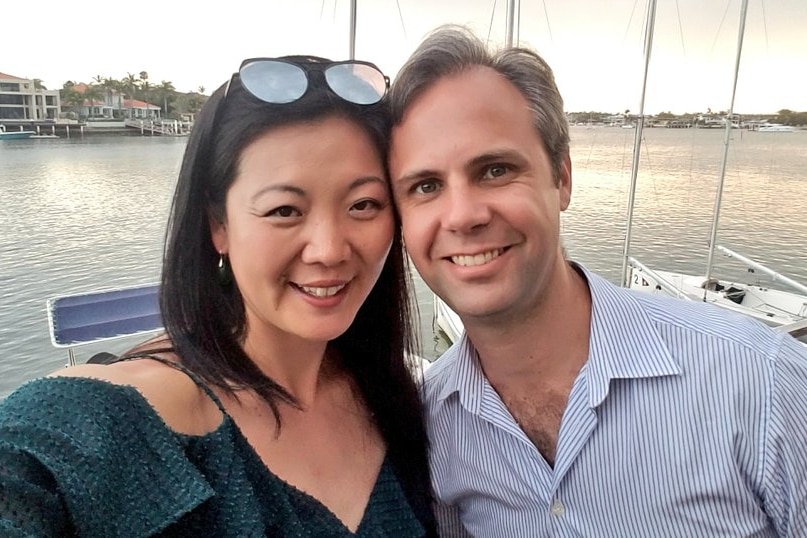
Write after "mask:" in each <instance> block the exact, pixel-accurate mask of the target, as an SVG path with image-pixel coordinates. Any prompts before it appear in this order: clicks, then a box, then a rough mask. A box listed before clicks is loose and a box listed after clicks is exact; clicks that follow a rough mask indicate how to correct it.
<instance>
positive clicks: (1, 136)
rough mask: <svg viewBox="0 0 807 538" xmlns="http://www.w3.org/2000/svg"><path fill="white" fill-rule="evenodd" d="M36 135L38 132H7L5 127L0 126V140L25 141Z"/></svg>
mask: <svg viewBox="0 0 807 538" xmlns="http://www.w3.org/2000/svg"><path fill="white" fill-rule="evenodd" d="M35 134H36V131H6V129H5V127H4V126H2V125H0V140H24V139H26V138H31V136H33V135H35Z"/></svg>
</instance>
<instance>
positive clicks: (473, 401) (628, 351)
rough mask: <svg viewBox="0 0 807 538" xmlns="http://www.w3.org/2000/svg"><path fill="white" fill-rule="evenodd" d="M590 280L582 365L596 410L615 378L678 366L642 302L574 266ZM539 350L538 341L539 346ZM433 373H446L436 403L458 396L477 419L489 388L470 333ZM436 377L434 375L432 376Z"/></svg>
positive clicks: (648, 374) (672, 371) (668, 371)
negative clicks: (586, 341)
mask: <svg viewBox="0 0 807 538" xmlns="http://www.w3.org/2000/svg"><path fill="white" fill-rule="evenodd" d="M574 265H575V267H576V268H577V269H578V271H579V272H580V273H581V274H582V275H583V276H584V278H585V279H586V280H587V283H588V287H589V290H590V292H591V305H592V306H591V309H592V312H591V333H590V341H589V357H588V360H587V361H586V364H585V366H584V370H585V373H586V375H587V376H588V383H587V384H588V387H589V405H590V406H591V407H596V406H598V405H599V404H601V403H602V402H603V400H605V397H606V396H607V395H608V389H609V385H610V381H611V380H612V379H638V378H645V377H648V378H649V377H661V376H667V375H678V374H680V373H681V368H680V365H679V364H678V363H677V362H676V361H675V360H674V358H673V357H672V355H671V354H670V351H669V349H668V348H667V346H666V344H665V343H664V339H663V338H662V336H661V335H660V334H659V332H658V330H657V328H656V325H655V323H654V322H653V320H652V319H651V317H650V316H649V315H648V313H647V311H646V310H645V309H644V308H643V307H642V305H641V304H640V302H639V301H638V300H637V299H636V298H635V297H634V296H633V295H632V293H633V292H629V291H628V290H625V289H623V288H618V287H617V286H615V285H613V284H611V283H610V282H608V281H607V280H605V279H604V278H602V277H600V276H598V275H596V274H594V273H591V272H589V271H588V270H586V269H585V268H584V267H583V266H582V265H579V264H574ZM536 345H540V342H536ZM446 355H447V357H446V358H447V359H449V360H447V361H446V362H445V363H444V364H442V365H440V364H439V363H440V359H438V360H437V364H435V365H434V366H432V367H431V368H430V370H431V369H435V370H436V369H437V368H438V367H440V366H442V368H441V369H443V368H444V369H446V370H448V371H447V372H445V374H444V375H445V376H446V377H445V383H443V384H442V387H441V389H440V392H439V394H438V396H437V397H438V399H440V400H443V399H445V398H447V397H448V396H449V395H451V394H453V393H455V392H456V393H458V394H459V399H460V403H461V404H462V406H463V407H465V408H466V409H467V410H468V411H469V412H471V413H475V414H478V413H479V410H480V409H481V405H482V399H483V396H484V394H485V392H486V390H487V388H488V387H489V386H490V384H489V383H488V382H487V379H486V378H485V374H484V373H483V372H482V368H481V366H480V365H479V356H478V354H477V352H476V348H474V346H473V344H472V343H471V341H470V340H469V339H468V336H467V334H466V333H465V332H464V331H463V333H462V337H461V338H460V340H459V341H458V342H456V343H455V344H454V345H453V346H452V347H451V348H450V350H449V351H447V352H446ZM432 373H436V372H432Z"/></svg>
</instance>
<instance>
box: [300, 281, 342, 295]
mask: <svg viewBox="0 0 807 538" xmlns="http://www.w3.org/2000/svg"><path fill="white" fill-rule="evenodd" d="M344 287H345V284H340V285H338V286H330V287H328V288H314V287H311V286H300V289H301V290H303V291H304V292H306V293H307V294H308V295H313V296H314V297H330V296H332V295H336V294H337V293H339V291H340V290H341V289H342V288H344Z"/></svg>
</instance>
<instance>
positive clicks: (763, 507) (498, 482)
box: [390, 27, 807, 537]
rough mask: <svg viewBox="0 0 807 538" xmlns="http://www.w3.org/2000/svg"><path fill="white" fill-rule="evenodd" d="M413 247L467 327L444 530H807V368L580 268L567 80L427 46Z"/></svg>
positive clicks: (437, 392) (435, 441) (531, 59)
mask: <svg viewBox="0 0 807 538" xmlns="http://www.w3.org/2000/svg"><path fill="white" fill-rule="evenodd" d="M391 101H392V108H393V121H394V127H393V130H392V146H391V154H390V173H391V178H392V183H393V189H394V194H395V198H396V204H397V206H398V208H399V210H400V213H401V217H402V220H403V232H404V238H405V242H406V246H407V249H408V251H409V254H410V256H411V258H412V260H413V261H414V263H415V266H416V267H417V269H418V271H419V273H420V275H421V276H422V277H423V279H424V280H425V281H426V283H427V284H428V285H429V286H430V287H431V288H432V289H433V290H434V291H435V292H436V293H437V294H438V295H439V296H440V297H441V298H442V299H443V300H445V301H446V303H447V304H448V305H449V306H450V307H451V308H452V309H454V310H455V311H456V312H457V313H458V314H459V316H460V318H461V319H462V321H463V323H464V325H465V330H466V333H465V335H464V336H463V338H462V339H461V340H460V341H459V342H458V343H456V344H455V345H454V346H453V347H452V348H451V349H450V350H448V351H447V352H446V353H445V354H444V356H443V357H441V358H440V359H439V360H438V361H437V362H436V364H434V365H433V366H432V367H431V368H430V369H429V370H428V372H427V374H426V385H425V401H426V406H427V411H428V417H427V419H428V428H429V433H430V437H431V440H432V454H431V466H432V477H433V480H434V489H435V495H436V500H437V505H438V506H437V512H438V517H439V519H440V524H441V528H442V532H443V534H444V535H446V536H455V535H465V534H470V535H473V536H586V537H589V536H607V537H623V536H653V537H657V536H676V537H682V536H685V537H690V536H692V537H695V536H697V537H706V536H709V537H712V536H732V537H736V536H755V537H762V536H807V353H805V349H804V347H803V346H801V344H799V343H798V342H796V341H795V340H794V339H792V338H791V337H789V336H787V335H785V334H783V333H778V332H775V331H773V330H771V329H769V328H767V327H764V326H762V325H761V324H757V323H756V322H754V321H751V320H750V319H745V318H741V317H738V316H736V315H732V314H729V313H726V312H723V311H721V310H718V309H717V308H716V307H710V306H707V305H702V304H690V303H688V302H684V301H680V300H677V299H666V298H662V297H658V296H656V295H651V294H640V293H636V292H632V291H629V290H626V289H622V288H617V287H615V286H613V285H612V284H610V283H608V282H607V281H606V280H604V279H603V278H601V277H599V276H597V275H595V274H593V273H591V272H589V271H587V270H586V269H585V268H583V267H582V266H580V265H579V264H574V263H572V262H570V261H567V260H566V259H564V251H563V248H562V245H561V241H560V237H559V235H560V231H559V230H560V226H559V219H560V212H561V211H563V210H565V209H566V208H567V207H568V205H569V203H570V199H571V190H572V169H571V168H572V167H571V161H570V157H569V135H568V127H567V122H566V119H565V115H564V112H563V102H562V99H561V96H560V95H559V93H558V90H557V87H556V85H555V82H554V78H553V74H552V71H551V69H550V68H549V66H548V65H547V64H546V63H545V62H544V61H543V60H542V59H541V58H540V57H539V56H537V55H536V54H534V53H532V52H530V51H526V50H519V49H511V50H504V51H501V52H498V53H495V54H492V53H490V52H489V51H488V50H487V49H486V47H485V46H484V44H483V43H482V42H481V41H479V40H478V39H477V38H475V37H474V36H473V35H471V34H470V33H469V32H467V31H465V30H463V29H460V28H453V27H448V28H442V29H439V30H438V31H437V32H435V33H434V34H432V35H431V36H429V37H428V38H427V39H426V40H425V41H424V43H423V44H422V45H421V46H420V47H419V48H418V50H417V51H416V52H415V53H414V54H413V56H412V57H411V58H410V59H409V61H408V62H407V64H406V65H405V66H404V67H403V69H402V70H401V72H400V73H399V75H398V77H397V79H396V81H395V84H394V86H393V90H392V93H391Z"/></svg>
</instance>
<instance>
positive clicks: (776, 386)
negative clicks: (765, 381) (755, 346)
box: [764, 336, 807, 538]
mask: <svg viewBox="0 0 807 538" xmlns="http://www.w3.org/2000/svg"><path fill="white" fill-rule="evenodd" d="M765 427H766V430H767V431H766V433H765V483H766V487H765V499H764V502H765V510H766V512H767V513H768V516H769V517H770V518H771V520H772V521H773V524H774V527H775V528H776V532H777V535H778V536H780V537H792V538H796V537H806V536H807V449H805V447H807V347H805V346H803V345H802V344H801V343H799V342H797V341H796V340H795V339H793V338H791V337H790V336H784V337H783V339H782V345H781V348H780V350H779V354H778V357H777V358H776V360H775V362H774V363H773V371H772V391H771V400H770V413H769V419H768V421H767V424H766V425H765Z"/></svg>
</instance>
